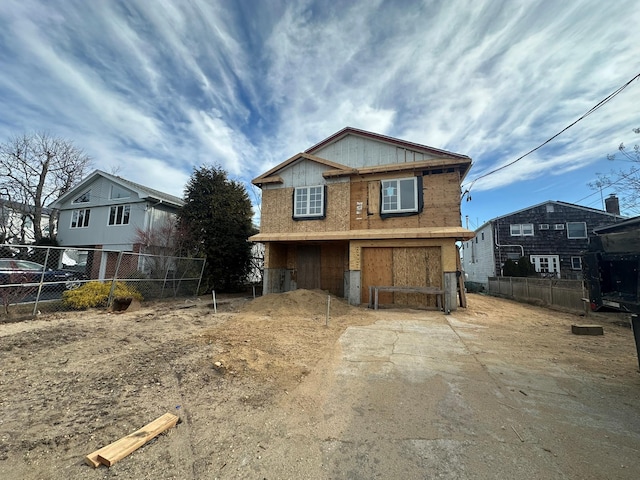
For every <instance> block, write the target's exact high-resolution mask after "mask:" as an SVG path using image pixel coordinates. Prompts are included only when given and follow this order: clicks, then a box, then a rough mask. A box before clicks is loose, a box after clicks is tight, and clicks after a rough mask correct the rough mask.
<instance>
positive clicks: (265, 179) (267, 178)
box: [251, 153, 355, 186]
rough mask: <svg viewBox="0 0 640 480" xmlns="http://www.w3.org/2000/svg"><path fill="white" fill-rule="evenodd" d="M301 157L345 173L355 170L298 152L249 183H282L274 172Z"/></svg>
mask: <svg viewBox="0 0 640 480" xmlns="http://www.w3.org/2000/svg"><path fill="white" fill-rule="evenodd" d="M302 159H306V160H310V161H312V162H316V163H319V164H321V165H325V166H327V167H330V168H331V171H339V172H345V173H348V172H355V169H353V168H351V167H347V166H345V165H341V164H339V163H336V162H332V161H330V160H326V159H324V158H320V157H316V156H315V155H310V154H308V153H298V154H296V155H294V156H293V157H291V158H289V159H287V160H285V161H284V162H282V163H280V164H278V165H276V166H275V167H273V168H272V169H271V170H269V171H268V172H265V173H263V174H262V175H260V176H259V177H256V178H254V179H253V180H251V183H253V184H254V185H257V186H261V185H262V184H264V183H282V178H281V177H279V176H277V175H275V174H276V173H278V172H279V171H281V170H284V169H285V168H286V167H288V166H289V165H291V164H293V163H295V162H297V161H298V160H302Z"/></svg>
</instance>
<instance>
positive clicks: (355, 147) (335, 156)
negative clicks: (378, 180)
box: [313, 135, 438, 168]
mask: <svg viewBox="0 0 640 480" xmlns="http://www.w3.org/2000/svg"><path fill="white" fill-rule="evenodd" d="M313 154H314V155H316V156H318V157H322V158H326V159H327V160H331V161H332V162H336V163H340V164H342V165H346V166H348V167H355V168H361V167H373V166H376V165H387V164H393V163H407V162H418V161H422V160H429V159H430V158H438V157H436V156H434V155H433V156H432V155H429V154H426V153H423V152H418V151H415V150H411V149H408V148H401V147H398V146H397V145H393V144H389V143H384V142H381V141H379V140H373V139H370V138H364V137H359V136H355V135H347V136H346V137H344V138H342V139H340V140H339V141H337V142H335V143H332V144H330V145H327V146H326V147H323V148H321V149H319V150H318V151H315V152H313Z"/></svg>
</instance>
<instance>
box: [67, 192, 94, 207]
mask: <svg viewBox="0 0 640 480" xmlns="http://www.w3.org/2000/svg"><path fill="white" fill-rule="evenodd" d="M84 196H86V197H87V199H86V200H80V199H81V198H82V197H84ZM90 201H91V189H89V190H85V191H84V192H82V193H81V194H80V195H78V196H77V197H76V198H74V199H73V201H72V202H71V203H72V204H75V205H82V204H83V203H89V202H90Z"/></svg>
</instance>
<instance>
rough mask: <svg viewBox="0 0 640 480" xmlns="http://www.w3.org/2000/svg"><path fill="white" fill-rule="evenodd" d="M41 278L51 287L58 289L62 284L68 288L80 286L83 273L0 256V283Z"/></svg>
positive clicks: (28, 281)
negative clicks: (54, 268) (46, 267)
mask: <svg viewBox="0 0 640 480" xmlns="http://www.w3.org/2000/svg"><path fill="white" fill-rule="evenodd" d="M43 272H44V279H43V277H42V273H43ZM41 279H42V280H43V281H44V283H46V284H47V285H46V286H47V287H50V288H52V289H58V290H60V289H61V287H60V286H61V285H62V286H63V288H65V289H67V290H69V289H72V288H76V287H78V286H80V285H81V280H83V279H84V275H83V274H82V273H80V272H73V271H69V270H52V269H45V267H44V265H41V264H39V263H36V262H30V261H29V260H18V259H15V258H0V285H12V284H13V285H15V284H24V283H34V284H38V283H40V280H41Z"/></svg>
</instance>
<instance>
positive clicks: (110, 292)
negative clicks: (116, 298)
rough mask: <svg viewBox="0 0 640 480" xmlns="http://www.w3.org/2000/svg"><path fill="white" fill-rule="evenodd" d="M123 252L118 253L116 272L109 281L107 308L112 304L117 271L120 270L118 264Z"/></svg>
mask: <svg viewBox="0 0 640 480" xmlns="http://www.w3.org/2000/svg"><path fill="white" fill-rule="evenodd" d="M123 254H124V252H119V253H118V261H117V262H116V271H115V272H113V279H112V280H111V290H109V299H108V300H107V308H109V307H111V303H112V302H113V292H114V291H115V289H116V280H117V278H118V270H120V262H122V255H123Z"/></svg>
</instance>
